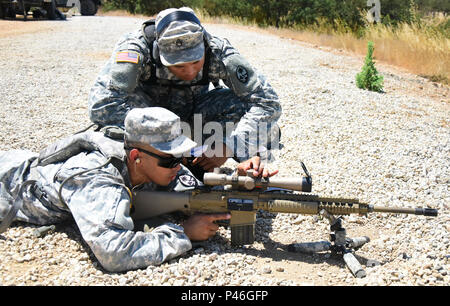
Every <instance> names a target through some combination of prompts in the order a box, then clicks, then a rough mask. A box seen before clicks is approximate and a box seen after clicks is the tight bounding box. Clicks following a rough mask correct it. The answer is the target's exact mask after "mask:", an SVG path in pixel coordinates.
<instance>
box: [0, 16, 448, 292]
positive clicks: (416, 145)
mask: <svg viewBox="0 0 450 306" xmlns="http://www.w3.org/2000/svg"><path fill="white" fill-rule="evenodd" d="M142 21H143V19H138V18H128V17H127V18H125V17H100V16H96V17H79V16H75V17H73V18H69V19H68V21H66V22H61V21H53V22H52V21H38V22H35V21H30V22H27V23H26V24H27V27H33V25H34V26H35V27H34V30H33V31H32V34H27V33H28V32H27V31H20V29H19V28H20V27H21V25H23V24H24V23H22V22H13V21H0V29H9V31H10V32H5V31H3V33H0V55H1V56H0V67H1V74H0V83H1V86H0V97H1V98H0V99H1V105H2V107H1V109H0V112H1V116H0V127H1V132H0V150H8V149H18V148H24V149H29V150H34V151H38V150H40V149H42V148H43V147H45V146H46V145H47V144H50V143H51V142H53V141H55V140H57V139H59V138H61V137H64V136H68V135H70V134H72V133H73V132H75V131H78V130H80V129H81V128H82V127H85V126H87V125H89V119H88V115H87V97H88V92H89V89H90V87H91V85H92V84H93V82H94V80H95V77H96V75H97V73H98V72H99V71H100V69H101V67H102V66H103V64H104V63H105V61H106V60H107V58H108V57H109V55H110V53H111V51H112V48H113V46H114V44H115V42H116V41H117V39H118V38H119V37H120V36H121V35H122V34H123V33H125V32H127V31H129V30H134V29H135V28H137V27H138V26H140V24H141V22H142ZM30 24H31V26H30ZM16 27H17V30H16V29H15V28H16ZM206 28H207V29H208V30H209V31H210V32H212V33H213V34H215V35H218V36H222V37H227V38H229V40H230V41H231V43H232V44H233V45H234V46H235V47H237V49H238V50H240V52H241V53H242V54H243V55H244V56H245V57H246V58H247V59H248V60H249V61H250V62H251V63H252V64H253V65H254V66H255V67H257V69H258V70H260V71H261V72H262V73H264V74H265V75H266V76H267V77H268V79H269V80H270V82H271V84H272V85H273V86H274V87H275V89H276V91H277V92H278V94H279V96H280V98H281V103H282V106H283V115H282V118H281V120H280V126H281V128H282V133H283V138H282V143H283V144H284V146H285V147H284V149H283V150H282V151H281V152H280V154H278V160H277V162H275V166H276V167H278V168H279V169H280V174H279V175H280V176H292V175H300V174H302V170H301V167H299V162H300V160H303V161H304V162H305V163H306V165H307V166H308V168H309V171H310V172H311V174H312V176H313V182H314V185H313V191H314V193H317V194H320V195H323V196H326V195H328V196H335V197H338V196H339V197H352V198H359V199H360V200H361V201H363V202H368V203H372V204H378V205H385V206H401V207H416V206H429V207H432V208H437V209H439V216H438V217H437V218H431V217H423V216H401V215H390V216H388V215H385V214H372V215H370V216H368V217H359V216H351V217H346V218H345V219H344V226H345V227H346V229H347V233H348V235H349V236H350V237H355V236H361V235H367V236H369V237H370V238H371V242H370V243H368V244H366V245H365V246H363V247H362V248H361V249H360V250H358V251H357V254H358V259H360V261H361V262H362V263H363V265H364V267H365V268H366V271H367V277H365V278H362V279H357V278H354V277H353V276H352V275H351V274H350V272H349V270H348V269H347V268H346V266H345V265H344V264H343V262H342V261H341V260H340V259H339V258H338V257H334V256H330V255H329V254H326V253H324V254H317V255H303V254H298V253H289V252H287V251H285V249H284V246H285V245H286V244H289V243H293V242H307V241H317V240H323V239H328V226H327V222H325V220H321V219H319V218H317V217H315V216H298V215H293V214H270V213H264V212H259V213H258V219H257V224H256V231H257V233H256V242H255V243H254V244H253V245H251V246H247V247H245V248H232V247H231V246H230V245H229V239H230V232H229V230H227V229H225V228H221V229H220V231H219V233H218V234H217V235H216V236H215V237H214V238H213V239H210V240H209V241H208V242H206V243H203V244H200V245H197V246H196V248H194V249H193V250H192V251H190V252H188V253H187V254H186V255H184V256H182V257H180V258H177V259H175V260H172V261H170V262H168V263H165V264H163V265H161V266H157V267H148V268H147V269H142V270H137V271H130V272H128V273H108V272H106V271H104V270H103V269H102V268H101V266H100V265H99V264H98V262H97V260H96V259H95V257H94V255H93V254H92V252H91V251H90V250H89V248H88V247H87V246H86V244H85V243H84V242H83V241H82V239H81V236H80V234H79V232H78V229H77V228H76V226H75V225H74V224H72V223H67V224H60V225H57V226H56V229H55V230H54V231H52V232H50V233H49V234H47V235H46V236H44V237H41V238H36V237H35V236H34V235H33V231H34V230H35V228H36V227H35V226H30V225H26V224H15V225H14V226H13V227H11V228H10V229H8V231H7V232H6V233H4V235H3V236H4V237H3V239H0V258H1V262H0V285H103V284H106V285H433V286H434V285H449V283H450V282H449V281H450V276H449V269H450V249H449V238H450V236H449V231H450V222H449V221H450V214H449V204H450V193H449V182H450V169H449V167H450V128H449V126H450V120H449V119H450V107H449V106H450V104H449V88H448V87H442V86H440V85H438V84H435V83H431V82H429V81H427V80H425V79H422V78H420V77H417V76H414V75H411V74H408V73H405V72H402V71H400V70H398V69H394V68H392V67H388V66H384V65H381V64H377V66H378V68H379V70H380V71H381V73H382V74H383V75H384V77H385V90H386V93H382V94H380V93H372V92H368V91H364V90H360V89H358V88H356V86H355V83H354V77H355V74H356V73H357V72H359V70H360V68H361V66H362V63H363V58H362V57H360V56H353V55H351V54H345V53H344V52H342V51H339V50H329V49H325V48H320V47H317V46H313V45H308V44H306V43H301V42H295V41H292V40H288V39H284V38H282V37H277V36H274V35H269V34H265V33H263V32H262V31H260V30H254V29H253V30H252V29H250V30H249V29H247V30H245V29H244V28H242V27H237V26H225V25H212V24H211V25H207V26H206ZM11 29H12V30H11ZM1 31H2V30H0V32H1ZM14 32H16V33H19V35H11V34H12V33H14ZM227 165H228V164H227ZM233 165H234V164H233V163H231V162H230V163H229V166H230V167H232V166H233ZM368 260H370V261H372V262H374V261H375V262H377V263H378V265H375V266H373V267H371V266H370V265H369V264H368V263H367V261H368ZM366 264H367V265H368V266H367V267H366V266H365V265H366Z"/></svg>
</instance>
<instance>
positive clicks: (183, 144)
mask: <svg viewBox="0 0 450 306" xmlns="http://www.w3.org/2000/svg"><path fill="white" fill-rule="evenodd" d="M150 145H151V146H152V147H153V148H155V149H156V150H158V151H161V152H164V153H167V154H171V155H173V156H175V157H178V156H181V155H183V153H185V152H188V151H190V150H191V149H192V148H195V147H196V146H197V143H196V142H194V141H192V140H190V139H189V138H188V137H186V136H183V135H181V136H179V137H177V138H175V139H174V140H172V141H170V142H160V143H151V144H150Z"/></svg>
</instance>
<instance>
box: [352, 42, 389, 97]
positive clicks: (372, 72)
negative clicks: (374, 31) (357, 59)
mask: <svg viewBox="0 0 450 306" xmlns="http://www.w3.org/2000/svg"><path fill="white" fill-rule="evenodd" d="M373 50H374V47H373V42H372V41H369V43H368V44H367V55H366V59H365V62H364V66H363V67H362V71H361V72H360V73H358V74H357V75H356V85H357V86H358V87H359V88H362V89H368V90H370V91H378V92H382V91H383V80H384V78H383V76H382V75H380V74H379V73H378V71H377V69H376V68H375V62H374V61H373Z"/></svg>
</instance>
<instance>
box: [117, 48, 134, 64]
mask: <svg viewBox="0 0 450 306" xmlns="http://www.w3.org/2000/svg"><path fill="white" fill-rule="evenodd" d="M116 63H134V64H137V63H139V53H137V52H135V51H121V52H117V54H116Z"/></svg>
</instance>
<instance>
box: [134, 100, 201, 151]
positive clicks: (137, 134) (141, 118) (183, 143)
mask: <svg viewBox="0 0 450 306" xmlns="http://www.w3.org/2000/svg"><path fill="white" fill-rule="evenodd" d="M125 141H126V142H127V143H130V144H133V145H136V144H142V145H150V146H152V147H153V148H155V149H157V150H159V151H161V152H164V153H167V154H171V155H174V156H175V155H179V156H180V155H182V154H183V153H184V152H187V151H190V150H191V149H192V148H194V147H195V146H197V143H195V142H194V141H192V140H190V139H189V138H188V137H186V136H184V135H182V133H181V123H180V117H178V116H177V115H175V114H174V113H172V112H171V111H169V110H167V109H165V108H162V107H146V108H133V109H132V110H130V111H129V112H128V114H127V116H126V117H125Z"/></svg>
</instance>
